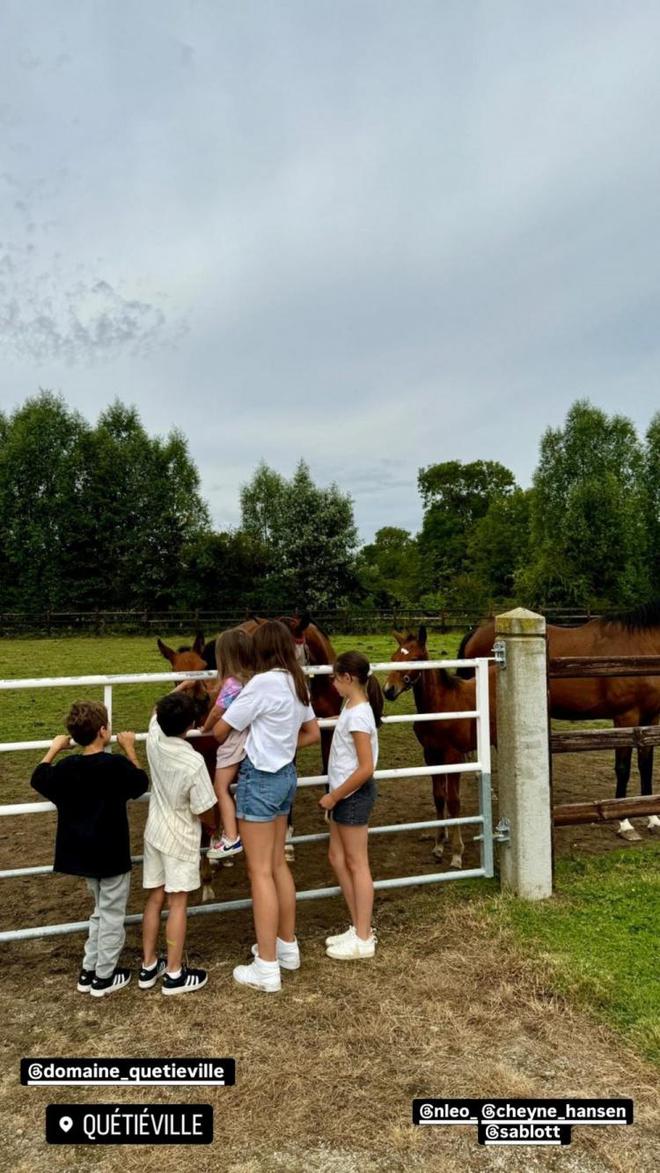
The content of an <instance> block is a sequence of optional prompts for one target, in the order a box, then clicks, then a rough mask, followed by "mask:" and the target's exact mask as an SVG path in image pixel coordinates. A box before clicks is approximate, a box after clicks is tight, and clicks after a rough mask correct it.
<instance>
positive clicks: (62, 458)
mask: <svg viewBox="0 0 660 1173" xmlns="http://www.w3.org/2000/svg"><path fill="white" fill-rule="evenodd" d="M0 441H1V442H0V515H1V516H2V522H1V523H0V524H1V528H0V543H1V544H2V552H3V554H4V557H3V558H2V571H0V574H1V579H0V588H1V591H2V594H1V598H2V603H3V605H4V606H6V607H9V606H13V607H17V608H38V609H45V608H46V607H59V608H62V609H64V608H72V607H80V608H89V607H98V608H104V607H122V608H130V607H132V606H146V605H150V606H153V605H163V606H166V605H168V604H169V603H170V602H171V601H173V599H174V597H175V596H176V593H177V591H178V587H179V582H180V579H181V575H182V551H183V547H184V545H185V544H186V543H188V542H190V541H191V540H192V539H194V537H195V536H196V534H197V533H199V532H201V531H203V530H204V529H205V528H208V514H207V511H206V506H205V504H204V502H203V501H202V500H201V498H200V496H199V492H198V489H199V478H198V474H197V470H196V468H195V466H194V464H193V463H192V461H191V459H190V456H189V454H188V451H187V446H186V442H185V440H184V438H183V437H182V436H181V435H180V433H178V432H172V433H171V434H170V435H169V436H168V437H166V438H165V439H161V438H159V437H155V438H153V437H150V436H148V435H147V433H146V431H145V430H144V428H143V426H142V424H141V423H140V419H139V416H138V414H137V412H136V411H135V410H134V409H133V408H127V407H125V406H124V405H122V404H121V403H115V404H113V405H112V406H111V407H110V408H108V410H107V411H106V412H104V413H103V415H102V416H101V417H100V419H99V421H98V423H97V425H96V427H94V428H92V427H90V425H89V424H88V423H86V421H85V420H83V419H82V417H81V416H79V415H78V414H77V413H75V412H72V411H70V410H69V409H68V408H67V407H66V405H65V404H64V401H63V400H62V399H61V397H57V396H54V395H51V394H49V393H48V392H43V393H42V394H41V395H40V396H38V397H36V398H35V399H32V400H28V402H27V403H26V404H25V405H24V406H23V407H22V408H20V409H18V411H16V412H15V413H14V415H13V416H12V417H11V418H10V419H9V420H5V421H4V423H3V425H2V428H1V429H0Z"/></svg>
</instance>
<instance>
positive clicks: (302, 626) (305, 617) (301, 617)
mask: <svg viewBox="0 0 660 1173" xmlns="http://www.w3.org/2000/svg"><path fill="white" fill-rule="evenodd" d="M296 618H297V620H298V623H297V630H298V634H299V635H302V634H303V632H304V631H305V630H306V628H308V627H309V625H310V623H311V622H312V617H311V615H310V613H309V611H302V612H300V613H299V614H298V615H297V616H296Z"/></svg>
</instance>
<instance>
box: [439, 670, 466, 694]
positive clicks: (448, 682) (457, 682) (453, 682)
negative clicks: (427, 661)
mask: <svg viewBox="0 0 660 1173" xmlns="http://www.w3.org/2000/svg"><path fill="white" fill-rule="evenodd" d="M438 674H439V676H440V679H441V680H442V683H443V684H444V686H445V688H446V689H448V690H449V691H450V692H456V689H457V688H460V687H461V677H460V676H459V675H458V672H457V673H456V674H455V675H454V673H453V672H448V671H447V669H446V668H438Z"/></svg>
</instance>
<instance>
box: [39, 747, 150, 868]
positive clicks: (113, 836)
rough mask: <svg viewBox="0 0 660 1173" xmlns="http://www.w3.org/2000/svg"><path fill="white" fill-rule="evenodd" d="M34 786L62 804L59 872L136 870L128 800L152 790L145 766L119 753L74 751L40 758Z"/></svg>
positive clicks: (57, 853)
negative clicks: (51, 761) (53, 759)
mask: <svg viewBox="0 0 660 1173" xmlns="http://www.w3.org/2000/svg"><path fill="white" fill-rule="evenodd" d="M32 786H33V787H34V789H35V790H38V791H39V793H40V794H43V796H44V798H47V799H49V801H50V802H52V803H54V804H55V806H56V807H57V836H56V839H55V863H54V865H53V866H54V870H55V871H56V872H66V873H67V875H70V876H93V877H96V878H97V879H101V878H102V877H103V876H119V875H122V874H123V873H124V872H129V871H130V870H131V848H130V839H129V833H128V817H127V814H126V803H127V801H128V799H129V798H139V797H140V795H141V794H144V793H145V791H146V790H147V788H148V786H149V779H148V778H147V775H146V774H145V772H144V770H139V769H138V768H137V766H133V765H132V764H131V762H129V761H128V759H127V758H125V757H123V755H120V754H111V753H93V754H72V755H71V756H70V757H66V758H62V760H61V761H59V762H57V763H56V764H55V765H49V764H48V763H47V762H41V763H40V764H39V765H38V766H37V768H36V770H35V771H34V773H33V775H32Z"/></svg>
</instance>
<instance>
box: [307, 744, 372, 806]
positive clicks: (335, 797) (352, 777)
mask: <svg viewBox="0 0 660 1173" xmlns="http://www.w3.org/2000/svg"><path fill="white" fill-rule="evenodd" d="M351 736H352V738H353V741H354V742H355V752H356V754H357V760H358V765H357V770H353V773H352V774H349V776H348V778H347V779H346V781H345V782H342V784H341V786H338V787H337V789H336V790H331V791H330V792H329V793H328V794H324V795H323V797H322V798H320V799H319V806H321V807H323V810H326V811H331V810H332V808H333V806H336V805H337V803H338V802H341V800H342V798H348V796H349V795H350V794H353V792H354V791H355V790H359V789H360V787H361V786H364V783H365V782H368V781H369V779H370V778H371V776H372V774H373V772H374V757H373V753H372V751H371V736H370V735H369V734H368V733H363V732H358V731H357V730H353V731H352V733H351Z"/></svg>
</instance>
